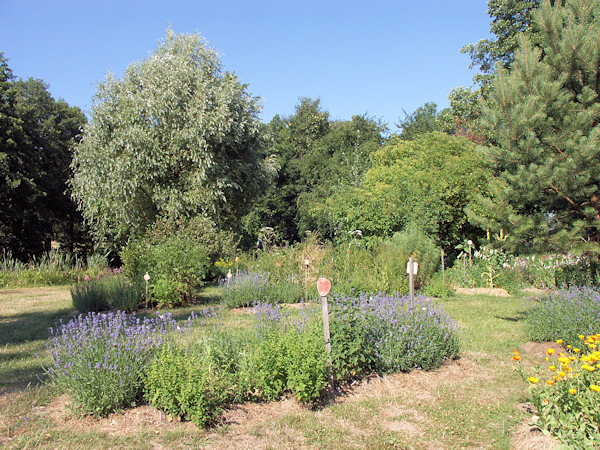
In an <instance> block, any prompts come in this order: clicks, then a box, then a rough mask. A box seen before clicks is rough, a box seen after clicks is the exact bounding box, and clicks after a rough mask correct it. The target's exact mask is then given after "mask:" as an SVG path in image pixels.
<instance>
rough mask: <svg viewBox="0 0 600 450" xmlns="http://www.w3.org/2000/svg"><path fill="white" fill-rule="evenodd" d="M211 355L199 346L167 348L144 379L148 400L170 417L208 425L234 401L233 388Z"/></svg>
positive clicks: (151, 364)
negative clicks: (215, 364)
mask: <svg viewBox="0 0 600 450" xmlns="http://www.w3.org/2000/svg"><path fill="white" fill-rule="evenodd" d="M227 381H228V380H227V378H225V377H223V376H222V375H221V372H220V371H219V370H217V367H214V366H213V362H212V361H211V358H210V356H209V355H207V354H206V353H205V352H203V351H202V348H200V351H198V348H197V347H193V348H191V349H187V350H184V349H183V348H181V347H179V346H176V345H174V344H172V345H168V346H164V347H163V348H162V349H161V350H160V352H159V353H157V354H156V356H155V357H154V359H153V360H152V362H151V363H150V365H149V367H148V369H147V371H146V375H145V378H144V386H145V398H146V399H147V400H148V402H149V403H150V404H151V405H153V406H155V407H157V408H158V409H160V410H162V411H164V412H166V413H167V414H169V415H172V416H177V417H180V418H184V419H188V420H191V421H192V422H194V423H195V424H196V425H198V426H199V427H203V426H206V425H207V424H209V423H210V422H211V421H212V420H214V419H215V418H216V417H217V416H218V415H219V414H220V413H221V411H222V408H223V405H225V404H226V403H228V402H229V401H230V400H231V399H232V392H231V386H229V384H228V382H227Z"/></svg>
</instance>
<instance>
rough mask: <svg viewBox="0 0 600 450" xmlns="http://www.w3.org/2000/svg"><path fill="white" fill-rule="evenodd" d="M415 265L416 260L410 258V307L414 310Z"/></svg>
mask: <svg viewBox="0 0 600 450" xmlns="http://www.w3.org/2000/svg"><path fill="white" fill-rule="evenodd" d="M414 264H415V260H414V259H413V257H412V256H411V257H410V258H408V267H407V268H406V269H407V272H408V286H409V293H410V307H411V308H414V307H415V280H414V276H413V275H414Z"/></svg>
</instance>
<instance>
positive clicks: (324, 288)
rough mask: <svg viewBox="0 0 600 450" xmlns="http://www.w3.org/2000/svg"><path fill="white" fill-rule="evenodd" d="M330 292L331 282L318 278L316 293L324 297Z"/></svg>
mask: <svg viewBox="0 0 600 450" xmlns="http://www.w3.org/2000/svg"><path fill="white" fill-rule="evenodd" d="M330 290H331V281H329V280H328V279H327V278H319V279H318V280H317V291H319V295H320V296H321V297H325V296H326V295H327V294H329V291H330Z"/></svg>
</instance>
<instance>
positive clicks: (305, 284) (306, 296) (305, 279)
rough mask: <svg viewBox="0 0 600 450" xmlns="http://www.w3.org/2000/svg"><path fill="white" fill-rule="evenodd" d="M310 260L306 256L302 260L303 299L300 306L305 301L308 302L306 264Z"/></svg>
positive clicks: (307, 264)
mask: <svg viewBox="0 0 600 450" xmlns="http://www.w3.org/2000/svg"><path fill="white" fill-rule="evenodd" d="M309 264H310V262H309V261H308V258H306V259H305V260H304V299H303V300H302V306H304V303H305V302H308V266H309Z"/></svg>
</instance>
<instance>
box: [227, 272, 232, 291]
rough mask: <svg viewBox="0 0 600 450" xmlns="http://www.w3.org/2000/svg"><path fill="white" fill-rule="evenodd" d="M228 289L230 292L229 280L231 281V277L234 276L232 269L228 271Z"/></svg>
mask: <svg viewBox="0 0 600 450" xmlns="http://www.w3.org/2000/svg"><path fill="white" fill-rule="evenodd" d="M226 276H227V289H228V290H229V280H231V277H232V276H233V274H232V273H231V269H229V270H228V271H227V275H226Z"/></svg>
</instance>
